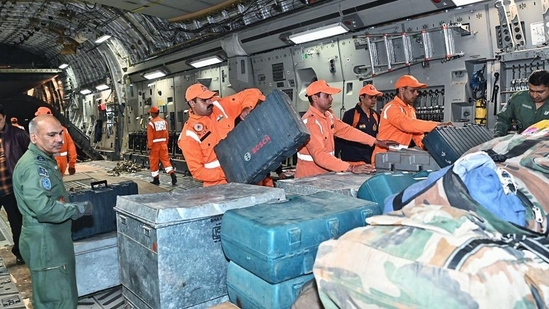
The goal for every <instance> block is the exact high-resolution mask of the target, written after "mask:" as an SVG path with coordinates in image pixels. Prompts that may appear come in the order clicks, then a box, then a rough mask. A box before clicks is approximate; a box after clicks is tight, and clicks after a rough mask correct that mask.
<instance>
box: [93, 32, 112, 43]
mask: <svg viewBox="0 0 549 309" xmlns="http://www.w3.org/2000/svg"><path fill="white" fill-rule="evenodd" d="M110 38H111V35H109V34H103V35H102V36H100V37H98V38H97V40H95V44H101V43H103V42H105V41H106V40H108V39H110Z"/></svg>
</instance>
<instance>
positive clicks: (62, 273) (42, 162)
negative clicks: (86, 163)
mask: <svg viewBox="0 0 549 309" xmlns="http://www.w3.org/2000/svg"><path fill="white" fill-rule="evenodd" d="M13 189H14V192H15V197H16V198H17V204H18V207H19V210H20V211H21V214H22V215H23V229H22V231H21V238H20V244H19V246H20V248H21V255H22V256H23V259H24V260H25V262H26V263H27V265H28V267H29V269H30V271H31V280H32V290H33V295H32V296H33V305H34V308H37V309H40V308H56V309H61V308H67V309H75V308H76V306H77V302H78V293H77V288H76V275H75V259H74V246H73V243H72V237H71V227H72V221H71V218H77V217H79V215H80V211H79V208H78V205H77V204H73V203H66V202H65V201H67V202H68V200H69V195H68V193H67V190H66V189H65V186H64V185H63V179H62V176H61V173H60V172H59V169H58V167H57V161H55V159H54V158H53V157H52V156H49V155H47V154H46V153H44V152H42V151H41V150H40V149H39V148H38V147H36V146H35V145H34V144H30V145H29V149H28V150H27V151H26V152H25V154H24V155H23V156H22V157H21V159H20V160H19V161H18V162H17V165H16V166H15V170H14V172H13Z"/></svg>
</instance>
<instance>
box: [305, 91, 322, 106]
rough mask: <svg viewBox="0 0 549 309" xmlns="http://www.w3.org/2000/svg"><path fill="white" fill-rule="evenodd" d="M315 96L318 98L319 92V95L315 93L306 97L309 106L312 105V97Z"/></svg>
mask: <svg viewBox="0 0 549 309" xmlns="http://www.w3.org/2000/svg"><path fill="white" fill-rule="evenodd" d="M314 95H316V96H319V95H320V92H319V93H315V94H311V95H308V96H307V99H308V100H309V104H310V105H313V96H314Z"/></svg>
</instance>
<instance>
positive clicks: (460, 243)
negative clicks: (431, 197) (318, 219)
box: [313, 204, 549, 309]
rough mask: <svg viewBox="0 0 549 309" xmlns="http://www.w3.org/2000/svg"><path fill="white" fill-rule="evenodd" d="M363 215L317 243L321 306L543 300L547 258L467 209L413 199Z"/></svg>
mask: <svg viewBox="0 0 549 309" xmlns="http://www.w3.org/2000/svg"><path fill="white" fill-rule="evenodd" d="M367 222H368V223H369V224H370V225H369V226H366V227H362V228H357V229H354V230H352V231H350V232H348V233H346V234H345V235H343V236H342V237H340V238H339V239H338V240H329V241H326V242H323V243H322V244H321V245H320V247H319V250H318V254H317V257H316V261H315V264H314V268H313V273H314V276H315V279H316V281H317V284H318V289H319V295H320V298H321V300H322V303H323V304H324V306H325V308H327V309H331V308H373V307H375V308H445V309H451V308H547V306H548V305H549V276H547V273H548V271H549V263H547V262H544V261H542V260H541V259H539V258H538V256H537V255H535V254H532V252H530V251H529V250H528V249H527V248H526V247H521V246H516V243H513V242H512V241H509V240H508V239H506V238H505V237H504V235H502V234H501V233H500V232H499V231H498V229H496V228H495V227H494V226H493V225H492V224H491V223H490V221H489V220H485V219H483V218H482V217H480V216H479V215H477V214H475V213H473V212H470V211H466V210H462V209H458V208H455V207H451V206H441V205H423V204H418V205H415V207H406V208H403V209H401V210H399V211H394V212H392V213H390V214H387V215H382V216H375V217H371V218H368V219H367Z"/></svg>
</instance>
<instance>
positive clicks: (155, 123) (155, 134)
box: [147, 116, 174, 178]
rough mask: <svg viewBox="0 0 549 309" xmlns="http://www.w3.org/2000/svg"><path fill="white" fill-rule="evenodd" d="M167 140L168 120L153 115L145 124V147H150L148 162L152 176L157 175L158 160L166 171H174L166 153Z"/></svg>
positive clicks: (169, 172)
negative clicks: (146, 124) (147, 123)
mask: <svg viewBox="0 0 549 309" xmlns="http://www.w3.org/2000/svg"><path fill="white" fill-rule="evenodd" d="M168 142H169V134H168V122H167V121H166V120H164V119H162V118H160V117H158V116H156V117H154V118H153V119H151V121H149V125H148V126H147V147H149V149H150V151H149V164H150V170H151V175H152V177H153V178H155V177H158V176H159V172H158V161H160V162H162V166H163V167H164V170H165V171H166V173H168V174H171V173H174V170H173V167H172V164H171V163H170V155H169V154H168Z"/></svg>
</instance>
